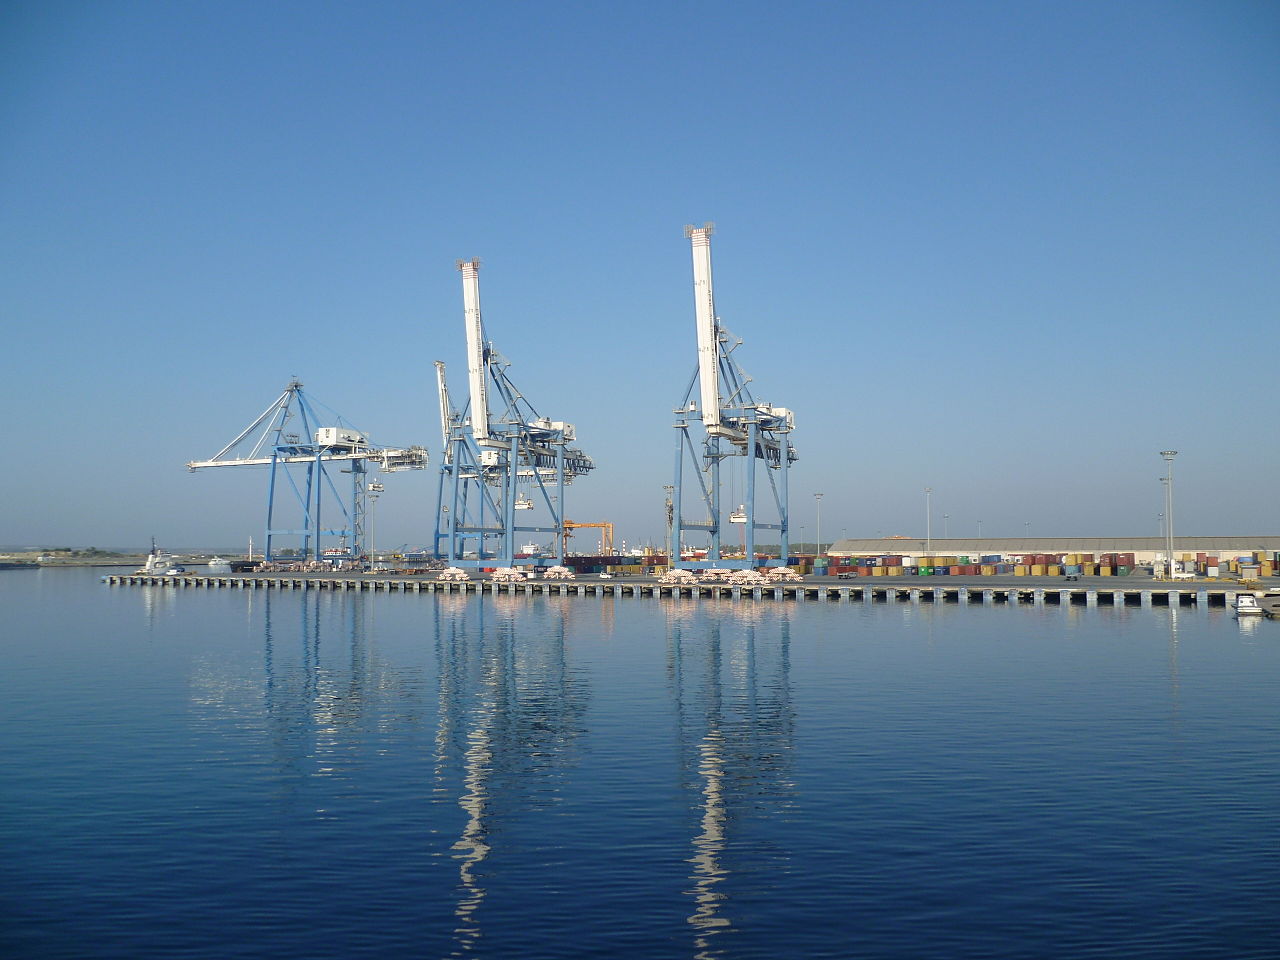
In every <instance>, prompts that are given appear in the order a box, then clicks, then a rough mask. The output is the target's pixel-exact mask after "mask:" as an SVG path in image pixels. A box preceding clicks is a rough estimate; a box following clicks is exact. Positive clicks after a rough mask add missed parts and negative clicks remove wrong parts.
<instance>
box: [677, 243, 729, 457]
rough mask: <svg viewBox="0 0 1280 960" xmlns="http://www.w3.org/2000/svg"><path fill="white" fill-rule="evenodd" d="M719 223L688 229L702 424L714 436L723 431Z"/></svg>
mask: <svg viewBox="0 0 1280 960" xmlns="http://www.w3.org/2000/svg"><path fill="white" fill-rule="evenodd" d="M714 229H715V225H714V224H711V223H706V224H703V225H702V226H701V227H694V226H688V227H685V228H684V232H685V236H687V237H688V238H689V240H690V243H691V245H692V247H693V309H694V317H695V319H696V321H697V325H698V383H699V386H700V389H701V396H702V423H703V426H704V427H705V428H706V430H707V432H708V433H709V434H711V435H713V436H715V435H718V434H719V433H720V339H719V335H718V332H717V330H716V303H715V295H714V294H713V292H712V288H711V234H712V231H713V230H714Z"/></svg>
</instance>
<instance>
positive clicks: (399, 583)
mask: <svg viewBox="0 0 1280 960" xmlns="http://www.w3.org/2000/svg"><path fill="white" fill-rule="evenodd" d="M102 580H103V582H104V583H107V584H110V585H112V586H160V587H170V588H173V589H178V590H181V589H192V588H195V589H207V590H220V589H237V590H317V591H328V592H334V591H348V590H352V591H357V592H358V591H366V592H385V593H392V592H396V593H477V594H486V593H487V594H505V595H512V596H533V595H542V596H561V597H563V596H573V597H583V596H586V597H615V598H616V597H675V598H689V599H714V600H728V601H731V602H734V603H743V602H749V601H754V602H760V601H765V600H774V601H779V600H789V601H793V602H806V601H821V600H825V601H839V602H846V603H847V602H861V603H900V602H906V603H913V604H922V603H958V604H966V603H981V604H987V605H993V604H999V603H1007V604H1010V605H1021V604H1034V605H1037V606H1042V605H1053V604H1057V605H1061V606H1067V605H1070V604H1081V605H1085V606H1091V607H1092V606H1098V605H1099V604H1102V605H1112V606H1126V605H1127V606H1141V607H1145V608H1150V607H1152V606H1166V605H1167V606H1202V607H1227V606H1230V605H1232V604H1233V603H1234V602H1235V598H1236V594H1237V593H1238V592H1240V588H1239V586H1238V585H1235V584H1232V585H1231V586H1229V587H1228V586H1226V585H1224V586H1222V587H1204V586H1195V587H1187V588H1185V589H1176V590H1153V589H1150V588H1143V589H1135V588H1134V587H1132V586H1123V587H1121V586H1117V587H1111V588H1107V587H1078V588H1071V589H1047V588H1045V587H1021V586H984V585H980V584H970V585H966V586H956V587H935V586H930V587H919V586H910V585H906V584H901V585H898V584H893V585H890V584H884V585H874V586H873V585H871V584H858V585H855V586H846V585H844V584H839V585H836V584H807V583H805V584H785V585H771V586H765V587H759V586H755V587H750V588H749V589H743V588H742V587H737V586H727V585H725V584H705V583H700V584H688V585H685V584H680V585H675V584H664V583H659V582H657V581H656V580H634V581H629V582H628V581H622V582H619V581H612V582H597V581H590V580H578V581H560V580H526V581H523V582H520V583H493V582H491V581H489V580H471V581H465V582H462V583H455V582H448V581H440V580H429V579H424V578H421V577H390V578H372V577H347V578H343V577H327V576H326V577H297V576H292V577H281V576H272V575H251V576H243V575H236V576H212V577H156V576H150V575H147V574H137V573H134V574H112V575H109V576H105V577H103V578H102Z"/></svg>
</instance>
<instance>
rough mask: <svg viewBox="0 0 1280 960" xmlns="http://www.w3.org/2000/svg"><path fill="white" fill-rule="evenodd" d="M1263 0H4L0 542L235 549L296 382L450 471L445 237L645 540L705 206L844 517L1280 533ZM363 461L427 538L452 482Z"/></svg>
mask: <svg viewBox="0 0 1280 960" xmlns="http://www.w3.org/2000/svg"><path fill="white" fill-rule="evenodd" d="M1278 108H1280V6H1278V5H1277V4H1275V3H1273V2H1265V0H1260V2H1245V0H1208V2H1196V0H1186V2H1167V0H1162V2H1124V0H1119V2H1117V0H1107V2H1076V3H1057V2H1054V3H1047V2H1035V0H1030V2H1028V0H1018V2H972V3H963V2H960V3H941V2H896V3H880V2H877V3H870V2H847V3H804V2H801V3H791V4H778V3H763V2H754V0H736V2H724V3H707V2H680V3H674V2H673V3H666V2H646V3H599V4H589V3H581V2H579V3H550V2H546V3H543V2H519V3H516V2H490V3H485V4H456V3H455V4H444V3H425V2H421V3H377V2H372V3H359V4H354V3H321V2H297V3H290V2H276V3H265V4H264V3H240V2H184V3H176V4H175V3H160V2H139V3H125V2H117V3H88V2H65V0H39V2H10V3H7V4H4V5H3V6H0V311H2V314H0V315H2V317H3V330H4V348H3V352H2V354H0V356H2V357H3V360H2V361H0V372H2V374H3V377H2V390H3V400H4V409H5V412H6V414H7V416H6V419H7V421H8V423H9V427H10V430H11V435H10V438H9V444H8V448H9V449H10V451H11V454H10V457H9V464H8V468H7V469H6V470H4V471H3V473H0V497H2V500H0V502H2V503H3V504H4V506H3V515H2V517H0V543H10V544H13V543H31V544H48V543H67V544H70V545H77V546H83V545H95V546H100V547H104V546H117V545H133V544H140V543H145V542H146V540H147V538H148V537H150V536H151V535H152V534H155V535H156V536H158V537H159V538H160V539H161V541H162V542H163V543H166V544H168V545H171V546H194V545H215V546H217V545H235V544H242V543H244V542H246V541H247V539H248V537H249V536H251V535H254V536H259V535H260V531H261V529H262V527H263V513H264V506H265V490H266V475H265V473H262V472H258V471H252V470H221V471H204V472H201V473H196V474H189V473H188V472H187V471H186V469H185V467H184V466H183V464H185V462H186V461H188V460H191V459H198V458H204V457H208V456H212V454H213V453H214V452H215V451H217V450H218V449H219V448H220V447H221V446H222V445H223V444H224V443H226V442H227V441H229V440H230V439H231V438H232V437H233V436H234V435H235V434H236V433H237V432H238V431H239V430H240V429H241V428H242V427H244V426H245V425H247V424H248V422H249V421H250V420H251V419H253V417H254V416H256V415H257V414H258V413H259V412H260V411H261V410H262V409H263V408H264V407H266V406H267V404H268V403H269V402H270V401H271V400H272V399H273V398H274V397H275V396H277V395H278V394H279V393H280V391H281V390H282V389H283V387H284V385H285V384H286V383H287V382H288V380H289V379H290V378H291V377H292V376H295V375H296V376H298V377H299V378H301V379H302V380H303V381H304V382H305V383H306V387H307V390H308V392H309V393H310V394H311V395H312V396H313V397H315V398H317V399H319V400H322V401H323V402H324V403H325V404H327V405H328V406H329V407H332V408H333V409H335V410H337V411H339V412H341V413H342V414H343V415H344V416H345V417H346V419H347V420H349V421H351V422H353V423H355V424H357V425H359V426H360V427H362V428H363V429H364V430H366V431H367V432H368V433H369V434H370V436H371V437H372V438H373V439H374V440H376V441H379V442H382V443H386V444H407V443H415V442H416V443H425V444H426V445H427V446H428V447H429V448H430V450H431V454H432V458H433V461H434V463H438V460H439V452H440V440H439V435H438V419H437V407H436V397H435V386H434V370H433V368H432V361H433V360H437V359H439V360H444V361H446V362H447V363H448V364H449V366H450V371H451V378H452V380H453V383H454V385H455V389H457V388H460V387H461V386H463V384H464V382H465V378H464V376H463V374H464V370H465V366H464V359H463V352H464V339H463V326H462V303H461V289H460V282H459V275H458V273H457V271H456V270H455V268H454V261H455V259H456V258H459V257H473V256H478V257H481V258H482V259H483V261H484V267H483V270H482V273H481V284H482V291H483V302H484V312H485V321H486V326H487V328H488V333H489V335H490V337H491V338H492V339H493V340H494V341H495V343H496V344H497V345H498V348H499V349H500V350H501V351H502V352H503V353H504V354H506V355H507V356H508V357H509V358H510V359H511V360H512V362H513V366H512V369H511V375H512V377H513V379H514V380H515V381H516V383H518V384H519V385H520V387H521V389H522V390H523V391H524V392H525V394H526V395H527V396H528V397H529V398H530V400H531V401H532V402H533V404H534V405H535V406H536V407H537V408H538V409H539V411H540V412H541V413H543V414H544V415H547V416H550V417H552V418H554V419H564V420H568V421H571V422H573V423H575V424H576V425H577V427H578V437H579V440H580V442H581V445H582V446H583V447H584V448H585V449H586V450H587V452H588V453H590V454H591V455H592V456H593V457H594V458H595V460H596V462H597V464H598V468H597V469H596V471H595V472H594V473H593V474H592V475H591V476H589V477H588V478H586V479H584V480H582V481H581V482H580V483H579V484H577V485H575V487H574V488H573V489H572V497H571V500H570V504H569V514H570V516H571V517H572V518H573V519H576V520H583V521H586V520H612V521H614V522H615V523H616V524H617V525H618V536H619V537H620V538H626V539H627V540H628V541H629V543H630V544H633V545H634V544H636V543H638V542H641V541H644V540H652V541H654V542H657V543H661V538H662V531H663V511H662V498H663V492H662V485H663V484H664V483H669V482H670V477H671V470H672V459H673V457H672V454H673V450H674V438H673V431H672V429H671V422H672V418H671V408H672V406H673V405H674V404H675V403H676V402H677V401H678V400H679V399H680V396H681V394H682V392H683V390H684V386H685V384H686V382H687V380H688V377H689V375H690V373H691V372H692V370H693V367H694V363H695V340H694V326H693V305H692V294H691V271H690V265H689V248H688V242H687V241H686V240H685V239H684V237H683V234H682V227H683V225H684V224H685V223H692V222H697V223H701V222H702V221H704V220H714V221H715V222H716V224H717V233H716V236H715V239H714V258H715V282H716V300H717V308H718V312H719V313H720V315H721V317H722V320H723V322H724V323H725V324H726V325H727V326H728V327H729V328H730V329H731V330H732V331H733V332H734V333H735V334H737V335H738V336H740V337H742V338H743V340H744V341H745V345H744V346H743V347H742V348H741V351H740V352H739V355H738V356H739V358H740V362H741V364H742V365H743V366H744V367H745V368H746V370H747V371H748V372H749V373H750V374H751V375H752V376H753V377H754V384H753V387H754V389H755V392H756V395H757V397H758V398H762V399H765V400H768V401H771V402H773V403H777V404H781V405H785V406H788V407H791V408H792V409H794V410H795V412H796V418H797V431H796V434H795V438H794V439H795V442H796V445H797V447H798V449H799V452H800V455H801V460H800V461H799V463H798V464H797V465H796V467H795V469H794V470H793V472H792V490H793V497H792V503H793V524H794V525H795V527H796V531H795V536H796V537H797V538H799V536H800V535H801V532H802V531H801V530H800V529H799V528H801V527H804V531H803V533H804V536H805V537H806V538H807V539H810V540H813V539H815V538H816V529H815V527H816V511H815V508H814V500H813V493H814V492H818V491H821V492H822V493H824V494H825V496H824V498H823V501H822V531H823V533H822V536H823V539H824V540H828V541H829V540H831V539H832V538H834V537H838V536H840V535H842V534H846V533H847V535H849V536H876V535H888V534H893V533H901V534H907V535H912V536H918V535H922V534H923V532H924V527H925V498H924V493H923V491H924V488H925V487H927V486H928V487H932V488H933V491H934V493H933V497H932V503H933V509H934V521H933V533H934V535H935V536H940V535H941V532H942V530H943V524H944V521H943V516H944V514H945V515H946V516H947V517H948V519H947V520H946V521H945V523H946V528H947V531H948V532H949V533H950V534H951V535H953V536H956V535H966V536H967V535H970V534H973V533H976V529H977V521H978V520H981V521H982V522H983V533H984V535H986V536H1021V535H1023V534H1024V533H1030V534H1031V535H1033V536H1035V535H1043V536H1052V535H1076V536H1095V535H1112V534H1115V535H1123V534H1134V535H1152V536H1153V535H1155V534H1156V533H1157V531H1158V515H1159V513H1160V510H1161V509H1162V503H1163V500H1162V492H1161V484H1160V482H1159V478H1160V477H1161V476H1162V475H1163V469H1164V465H1163V462H1162V461H1161V460H1160V457H1159V455H1158V451H1160V450H1162V449H1165V448H1173V449H1177V450H1178V451H1180V452H1179V455H1178V458H1177V462H1176V469H1175V491H1176V497H1177V504H1176V513H1175V516H1176V520H1177V524H1176V529H1177V532H1179V533H1185V534H1243V533H1272V534H1274V533H1277V532H1280V516H1278V515H1277V514H1278V512H1280V507H1278V506H1277V503H1278V500H1277V497H1276V477H1277V475H1280V446H1278V445H1277V442H1276V441H1277V433H1278V430H1277V421H1278V419H1280V410H1278V402H1277V401H1278V396H1280V393H1278V390H1280V388H1278V387H1277V383H1278V381H1277V358H1278V357H1280V350H1278V349H1277V348H1280V323H1278V320H1280V316H1278V314H1280V309H1278V304H1280V122H1278V121H1280V109H1278ZM434 463H433V468H432V469H431V470H430V471H429V473H427V474H396V475H393V476H391V477H389V478H387V481H386V483H387V492H386V494H385V495H384V497H383V499H382V502H381V504H380V506H379V518H378V540H379V543H380V544H382V545H388V544H395V543H401V542H403V543H423V542H425V541H426V540H427V538H428V535H429V533H430V530H431V525H432V515H433V510H434V497H435V476H436V474H435V469H434Z"/></svg>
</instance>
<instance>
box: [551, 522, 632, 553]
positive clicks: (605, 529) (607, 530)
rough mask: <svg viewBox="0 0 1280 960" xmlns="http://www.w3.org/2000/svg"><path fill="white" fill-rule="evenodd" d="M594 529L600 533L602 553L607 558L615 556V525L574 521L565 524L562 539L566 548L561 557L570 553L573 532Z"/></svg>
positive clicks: (562, 550)
mask: <svg viewBox="0 0 1280 960" xmlns="http://www.w3.org/2000/svg"><path fill="white" fill-rule="evenodd" d="M584 529H594V530H599V531H600V552H601V553H602V554H604V555H605V556H611V555H612V554H613V524H612V523H609V522H607V521H606V522H604V523H576V522H575V521H573V520H566V521H565V522H564V535H563V536H562V537H561V538H560V539H561V540H562V541H563V544H564V546H563V547H562V548H561V555H562V556H563V555H564V554H566V553H568V552H569V538H570V537H572V536H573V531H575V530H584ZM624 544H625V541H624Z"/></svg>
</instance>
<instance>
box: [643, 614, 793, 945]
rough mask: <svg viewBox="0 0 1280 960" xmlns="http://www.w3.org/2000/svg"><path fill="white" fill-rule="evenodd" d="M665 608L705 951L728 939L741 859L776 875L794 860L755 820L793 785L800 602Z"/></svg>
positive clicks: (696, 918) (773, 811)
mask: <svg viewBox="0 0 1280 960" xmlns="http://www.w3.org/2000/svg"><path fill="white" fill-rule="evenodd" d="M666 614H667V625H666V626H667V684H668V688H669V690H670V694H671V699H672V704H673V707H674V710H675V717H676V732H677V738H678V744H677V747H678V750H679V754H680V768H681V772H682V782H681V788H682V790H684V791H686V792H688V793H689V794H690V810H691V812H692V813H694V815H695V817H696V819H695V820H694V821H693V822H692V823H691V828H692V830H693V839H692V844H691V845H692V851H691V856H690V857H689V859H688V863H689V865H690V874H689V886H688V888H687V889H686V891H685V892H686V894H687V896H688V897H689V898H690V899H691V900H692V912H691V913H690V914H689V916H688V923H689V925H690V927H691V928H692V931H693V935H694V956H695V957H696V958H699V960H701V958H710V957H715V956H719V955H721V954H722V953H723V952H724V950H725V948H726V947H727V944H726V945H723V946H720V947H717V945H716V942H715V939H714V938H715V937H716V935H717V934H721V933H725V932H728V931H730V930H731V929H732V927H733V916H734V911H733V904H732V887H733V884H732V876H733V865H734V863H735V861H736V860H738V859H740V858H741V859H742V860H744V861H750V862H751V863H752V864H753V870H758V869H759V865H760V863H762V862H767V863H770V864H772V866H773V868H774V869H776V870H777V871H778V872H779V877H778V878H777V879H778V881H779V882H781V881H782V879H783V878H782V876H781V874H782V873H784V872H785V871H786V869H787V861H788V857H787V853H786V851H785V850H782V849H779V848H777V847H776V845H773V844H771V843H770V842H769V841H768V840H767V839H763V837H762V836H761V834H760V832H759V831H753V830H752V829H751V827H752V826H753V825H754V824H755V823H756V822H763V821H765V820H768V819H769V818H771V817H776V816H779V815H785V813H786V810H787V807H788V805H789V803H790V801H791V798H792V797H793V796H794V792H795V788H794V783H793V781H792V779H791V770H790V756H791V752H792V751H791V748H792V744H793V738H794V727H795V712H794V710H793V707H792V703H791V679H790V670H791V665H790V656H791V622H790V618H791V615H792V614H793V611H791V610H790V609H778V608H770V609H765V608H761V607H757V606H753V605H745V606H735V607H730V608H728V609H727V610H717V611H716V612H715V613H714V614H711V615H708V614H707V613H706V612H705V611H702V610H700V609H697V608H694V607H693V605H690V604H682V603H681V602H680V601H678V600H672V601H670V602H669V603H668V604H667V605H666ZM739 834H741V836H739ZM749 836H750V837H753V838H755V839H748V837H749Z"/></svg>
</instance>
